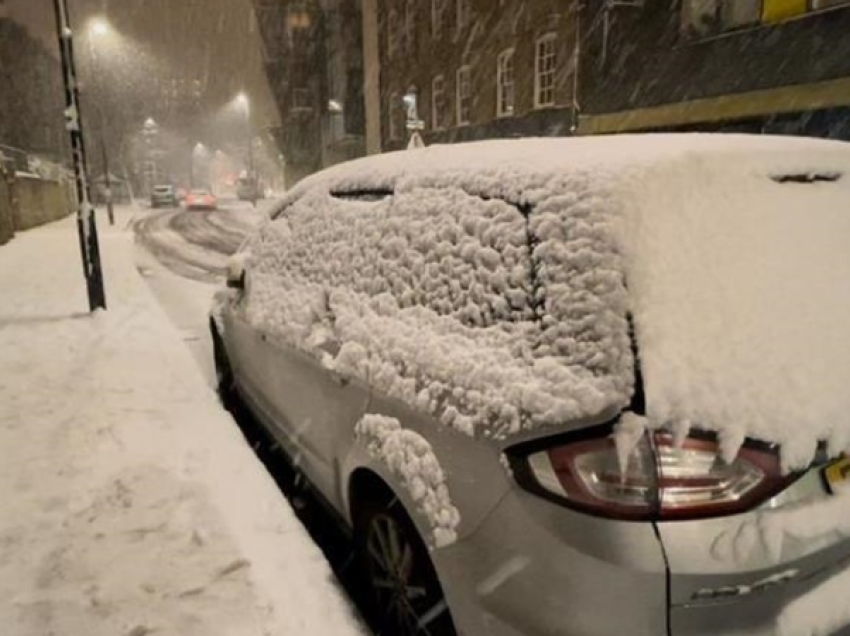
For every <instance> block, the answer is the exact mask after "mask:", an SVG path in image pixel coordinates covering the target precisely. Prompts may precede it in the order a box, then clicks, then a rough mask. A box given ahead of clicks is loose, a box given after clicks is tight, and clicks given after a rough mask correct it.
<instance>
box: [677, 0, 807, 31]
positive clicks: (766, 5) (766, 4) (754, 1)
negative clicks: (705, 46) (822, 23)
mask: <svg viewBox="0 0 850 636" xmlns="http://www.w3.org/2000/svg"><path fill="white" fill-rule="evenodd" d="M805 10H806V0H792V1H791V2H789V1H788V0H685V1H684V3H683V4H682V31H683V32H684V33H685V35H687V36H689V37H707V36H711V35H716V34H717V33H722V32H724V31H732V30H734V29H740V28H744V27H748V26H751V25H755V24H759V23H761V22H774V21H778V20H780V19H785V18H787V17H792V16H794V15H799V14H800V13H803V12H805Z"/></svg>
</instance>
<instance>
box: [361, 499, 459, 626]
mask: <svg viewBox="0 0 850 636" xmlns="http://www.w3.org/2000/svg"><path fill="white" fill-rule="evenodd" d="M354 549H355V556H356V558H357V565H358V574H359V576H360V577H361V580H362V586H360V588H361V590H362V591H363V596H364V598H363V599H362V603H363V604H364V606H365V610H366V612H367V614H368V615H367V620H368V621H369V622H370V623H371V625H372V628H373V629H374V630H375V633H376V634H380V635H386V636H390V635H392V636H414V635H416V636H456V634H457V632H456V631H455V627H454V622H453V621H452V617H451V612H450V611H449V608H448V605H447V604H446V600H445V597H444V595H443V590H442V586H441V585H440V580H439V578H438V576H437V572H436V570H435V569H434V565H433V563H432V562H431V557H430V555H429V553H428V548H427V547H426V545H425V543H424V541H422V538H421V537H420V536H419V533H418V531H417V530H416V526H415V524H414V523H413V521H412V520H411V519H410V517H409V516H408V514H407V512H406V511H405V510H404V508H403V506H402V505H401V503H400V502H399V500H398V498H396V497H383V498H382V497H378V498H371V499H367V500H366V501H363V502H361V503H360V504H358V505H357V506H356V508H355V514H354Z"/></svg>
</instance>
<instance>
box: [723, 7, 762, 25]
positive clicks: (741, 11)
mask: <svg viewBox="0 0 850 636" xmlns="http://www.w3.org/2000/svg"><path fill="white" fill-rule="evenodd" d="M761 3H762V0H723V1H722V2H721V10H720V18H721V22H722V24H723V28H724V29H737V28H738V27H742V26H747V25H750V24H758V22H759V21H760V20H761Z"/></svg>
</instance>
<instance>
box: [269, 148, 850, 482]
mask: <svg viewBox="0 0 850 636" xmlns="http://www.w3.org/2000/svg"><path fill="white" fill-rule="evenodd" d="M848 173H850V146H848V145H847V144H843V143H840V142H830V141H823V140H809V139H801V138H779V137H762V136H746V135H702V134H690V135H651V136H649V135H627V136H619V137H595V138H574V139H524V140H513V141H488V142H477V143H470V144H460V145H455V146H433V147H430V148H426V149H417V150H412V151H406V152H400V153H388V154H385V155H380V156H377V157H371V158H366V159H363V160H358V161H354V162H350V163H347V164H343V165H340V166H337V167H335V168H332V169H330V170H327V171H325V172H322V173H320V174H318V175H314V176H313V177H310V178H308V179H306V180H305V181H304V182H303V183H302V184H301V185H299V186H298V187H296V188H295V189H294V190H293V191H292V193H291V194H290V196H289V197H287V201H286V202H285V205H286V204H287V203H291V202H293V201H295V200H297V199H298V198H299V197H300V196H302V195H303V194H304V193H305V192H307V191H308V190H309V191H312V192H314V193H315V192H316V191H326V192H327V191H331V192H360V191H374V190H385V191H388V192H396V193H400V192H412V191H414V190H416V189H417V188H422V187H428V186H440V187H441V188H449V189H457V190H462V191H465V192H468V193H470V194H475V195H481V196H482V197H485V198H495V199H505V200H508V201H511V202H513V203H517V204H523V205H525V206H527V209H528V210H530V218H531V221H532V225H531V227H532V230H533V231H534V232H535V233H536V234H537V236H538V238H539V240H540V244H539V245H538V246H537V247H536V248H535V255H536V257H537V258H539V259H541V262H543V263H544V265H545V267H544V271H545V272H546V276H548V279H547V280H544V281H543V282H544V284H545V285H548V290H547V294H548V296H547V299H546V303H547V305H546V308H547V311H548V312H550V315H551V316H553V322H554V323H555V324H553V325H550V329H549V331H550V332H551V333H552V334H554V336H553V338H555V339H556V340H553V341H552V343H551V344H552V345H553V346H554V347H555V348H558V347H560V348H561V349H563V350H565V351H568V352H569V355H568V356H567V358H568V359H570V360H573V361H576V360H579V359H582V360H588V361H590V362H591V363H593V361H594V360H596V359H598V358H599V356H604V355H607V354H608V352H606V350H605V348H606V347H608V348H612V347H613V348H614V349H617V348H619V349H622V347H623V338H622V336H623V334H622V333H620V332H621V331H622V330H623V329H624V326H623V325H624V321H621V322H618V321H616V320H614V319H613V318H612V311H611V310H612V308H613V309H616V310H617V311H621V310H622V311H628V312H629V313H630V314H631V316H632V319H633V322H634V326H635V333H636V339H637V344H638V351H639V355H640V362H641V367H642V371H643V379H644V383H645V393H646V398H647V407H648V411H649V412H648V415H649V420H650V422H651V424H652V425H654V426H669V427H671V428H674V429H676V430H678V431H684V430H687V429H689V428H693V427H695V428H702V429H708V430H713V431H717V432H718V433H719V436H720V440H721V443H722V444H723V447H724V450H725V451H726V453H727V455H728V456H734V454H735V453H737V450H738V448H739V447H740V444H741V443H743V441H744V439H745V438H747V437H753V438H757V439H761V440H766V441H770V442H775V443H777V444H780V445H781V447H782V453H783V461H784V463H785V467H786V468H788V469H791V468H798V467H803V466H805V465H806V464H808V463H809V462H810V461H811V459H812V457H813V455H814V453H815V449H816V445H817V444H818V442H820V441H826V442H828V444H829V446H830V449H831V450H832V451H833V452H834V453H837V452H840V451H841V450H843V449H847V448H850V418H848V412H850V392H848V391H847V389H846V387H847V386H850V326H848V321H847V316H848V315H850V293H848V291H847V290H848V285H847V281H848V280H850V250H848V249H847V247H846V246H847V239H848V238H850V174H848ZM313 203H314V204H315V201H314V202H313ZM567 243H569V248H568V249H567V248H566V247H565V246H566V244H567ZM561 244H563V245H561ZM599 263H605V265H604V267H605V268H606V271H611V275H605V276H587V275H585V274H586V273H587V272H591V271H593V270H594V268H597V267H598V266H599ZM612 268H613V270H616V269H618V268H620V269H621V270H622V276H621V277H618V276H617V275H616V271H613V270H612ZM623 284H625V285H626V286H627V287H628V295H627V300H626V304H627V306H625V307H622V306H620V305H619V304H618V303H620V300H618V299H619V298H620V295H619V294H618V293H616V290H614V288H615V287H617V286H618V285H620V286H622V285H623ZM612 290H614V291H612ZM611 303H614V305H617V306H616V307H614V305H612V304H611ZM613 313H616V312H613ZM600 321H601V322H600ZM600 325H601V326H600ZM588 329H590V330H591V341H590V345H591V346H588V342H587V341H586V338H587V334H588ZM594 329H595V331H593V330H594ZM458 355H460V354H458ZM570 356H572V357H570ZM613 359H615V363H612V364H607V365H603V366H604V371H605V373H608V374H609V375H611V374H613V376H617V375H625V374H629V375H630V374H631V369H630V368H629V365H627V364H625V361H626V360H627V352H626V351H622V350H620V351H616V350H615V351H614V354H613ZM571 368H572V367H571ZM504 377H505V378H508V377H510V376H509V374H505V376H504ZM576 377H581V379H580V383H581V386H579V385H577V386H576V387H575V390H574V391H573V390H571V389H570V388H569V386H567V385H564V384H563V383H562V384H560V385H558V389H557V390H558V391H559V392H560V393H551V392H548V391H547V393H546V395H547V397H546V400H548V401H550V402H551V405H553V406H552V408H549V411H548V412H550V413H557V412H558V411H559V407H558V408H556V407H557V405H558V403H559V400H561V399H563V400H566V401H567V402H565V403H564V404H568V403H569V406H570V408H564V409H560V412H561V413H563V414H564V415H565V416H567V415H568V416H569V417H580V416H583V415H584V416H591V415H593V413H591V412H589V410H590V409H591V405H593V408H594V409H598V405H599V403H600V402H599V400H598V399H594V400H589V401H587V402H583V401H582V400H580V399H579V400H574V398H575V396H576V395H581V394H582V393H583V392H585V393H586V392H587V390H588V387H589V386H591V385H588V383H587V378H586V377H583V376H576ZM620 380H621V381H620V382H615V383H614V385H613V386H617V387H620V388H622V387H630V386H631V384H632V379H631V378H630V377H622V378H620ZM577 381H579V380H577ZM535 382H536V381H535ZM592 386H593V387H594V390H597V389H598V388H599V387H600V386H603V385H595V384H594V385H592ZM506 388H507V387H506ZM604 392H605V394H607V395H608V400H609V401H610V402H611V403H612V404H613V405H615V406H619V407H625V406H626V404H627V400H624V396H623V395H622V392H621V390H620V389H617V390H610V389H604ZM570 393H573V395H570ZM571 400H572V401H571ZM576 404H577V405H578V406H576ZM534 421H535V420H533V419H532V421H531V423H530V425H529V423H528V422H525V423H524V424H523V431H526V430H527V429H528V428H529V427H533V424H534ZM537 422H538V425H539V426H551V425H552V421H551V418H549V419H546V418H541V419H538V420H537Z"/></svg>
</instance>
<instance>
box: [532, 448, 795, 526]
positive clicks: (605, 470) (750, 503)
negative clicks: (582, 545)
mask: <svg viewBox="0 0 850 636" xmlns="http://www.w3.org/2000/svg"><path fill="white" fill-rule="evenodd" d="M617 450H618V449H617V445H616V443H615V441H614V438H613V436H611V435H605V436H603V437H598V438H594V439H584V440H580V441H575V442H572V443H567V444H563V445H559V446H556V447H553V448H548V449H546V450H543V451H538V452H536V453H533V454H530V455H528V464H527V465H528V468H529V469H530V473H531V475H532V476H533V480H534V482H536V486H537V487H538V488H542V489H543V490H545V491H546V492H547V493H548V494H549V495H550V496H551V495H555V496H557V497H558V498H559V499H561V500H563V502H564V503H565V504H567V505H570V506H572V507H576V508H579V509H582V510H585V511H588V512H592V513H595V514H599V515H602V516H608V517H614V518H621V519H635V520H648V519H695V518H704V517H716V516H723V515H730V514H735V513H739V512H744V511H746V510H748V509H750V508H753V507H755V506H757V505H759V504H760V503H762V502H764V501H766V500H768V499H770V498H771V497H773V496H774V495H776V494H777V493H779V492H781V491H782V490H783V489H785V488H786V487H787V486H788V485H789V484H790V483H791V482H793V481H794V480H795V479H796V478H797V476H798V475H784V474H783V472H782V469H781V465H780V461H779V456H778V453H777V452H776V450H775V449H773V448H770V447H768V446H766V445H761V444H757V443H748V444H747V445H745V446H744V447H743V448H742V449H741V450H740V452H739V453H738V455H737V457H736V458H735V460H734V461H732V462H731V463H729V462H726V461H725V460H724V459H723V458H722V457H721V452H720V447H719V445H718V444H717V442H716V440H714V439H712V438H710V437H708V436H705V437H701V436H700V437H687V438H686V439H685V440H684V441H683V442H681V443H680V444H678V445H677V444H676V443H675V441H674V439H673V435H672V434H671V433H669V432H666V431H650V432H647V433H645V434H644V435H643V437H642V438H641V440H640V442H639V443H638V444H637V445H636V447H635V448H634V449H633V450H632V452H631V454H630V455H629V456H628V458H627V460H626V461H623V462H621V458H620V457H619V456H618V452H617Z"/></svg>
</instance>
